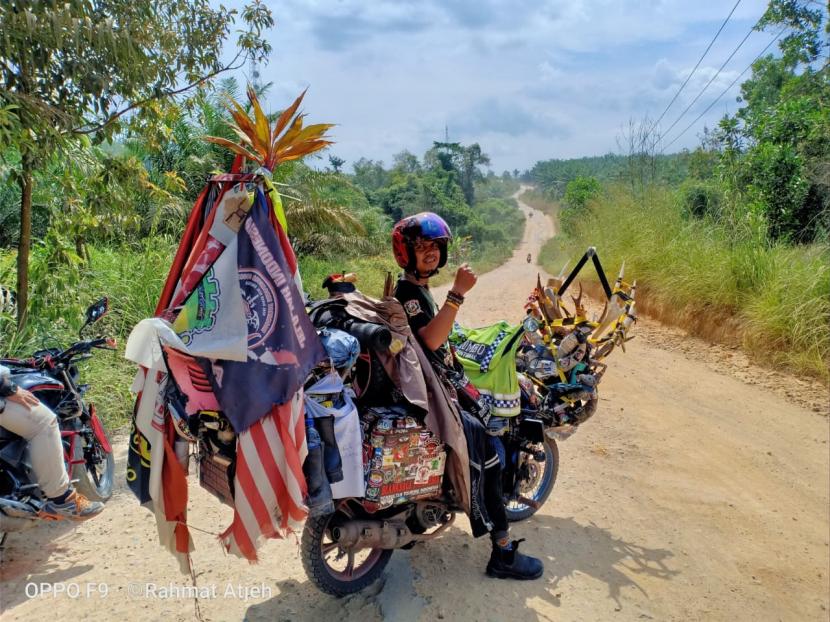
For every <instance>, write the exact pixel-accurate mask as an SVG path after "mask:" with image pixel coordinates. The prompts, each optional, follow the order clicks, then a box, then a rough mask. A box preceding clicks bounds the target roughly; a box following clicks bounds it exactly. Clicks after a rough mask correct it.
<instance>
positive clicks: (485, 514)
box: [461, 410, 508, 540]
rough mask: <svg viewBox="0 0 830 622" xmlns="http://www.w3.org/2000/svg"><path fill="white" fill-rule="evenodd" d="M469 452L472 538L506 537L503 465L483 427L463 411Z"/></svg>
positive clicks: (462, 416) (462, 415)
mask: <svg viewBox="0 0 830 622" xmlns="http://www.w3.org/2000/svg"><path fill="white" fill-rule="evenodd" d="M461 421H462V422H463V423H464V436H465V437H466V438H467V451H468V453H469V454H470V484H471V488H472V491H471V492H472V494H471V503H472V511H471V512H470V524H471V525H472V528H473V536H474V537H476V538H478V537H479V536H483V535H484V534H485V533H488V532H489V533H490V535H491V536H492V537H493V539H496V540H497V539H499V538H503V537H506V536H507V530H508V525H507V512H506V511H505V509H504V499H503V497H502V486H501V482H502V473H501V462H500V461H499V456H498V454H497V453H496V450H495V447H494V446H493V442H494V441H495V442H497V440H496V439H494V438H493V437H491V436H489V435H488V434H487V432H486V431H485V430H484V426H483V425H482V423H481V422H480V421H479V420H478V419H476V418H475V417H473V416H472V415H471V414H469V413H468V412H466V411H463V410H462V411H461Z"/></svg>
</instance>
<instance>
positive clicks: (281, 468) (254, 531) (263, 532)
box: [220, 391, 308, 561]
mask: <svg viewBox="0 0 830 622" xmlns="http://www.w3.org/2000/svg"><path fill="white" fill-rule="evenodd" d="M303 413H304V409H303V397H302V391H300V392H299V393H297V395H296V396H295V397H294V398H293V399H292V400H291V401H290V402H288V403H286V404H281V405H280V406H275V407H274V409H273V410H272V411H271V414H269V415H268V416H266V417H265V418H263V419H260V420H259V421H257V422H256V423H255V424H253V425H252V426H251V427H250V428H248V429H247V430H245V431H244V432H243V433H242V434H240V435H239V437H238V439H237V443H236V477H235V479H234V514H233V522H232V523H231V525H230V527H228V528H227V529H226V530H225V531H224V532H223V533H222V534H221V536H220V539H221V540H222V543H223V545H224V546H225V550H227V551H229V552H231V553H234V554H236V555H239V556H241V557H245V558H246V559H248V560H250V561H256V559H257V555H256V551H257V549H258V548H259V543H260V541H261V540H262V539H263V538H281V537H283V536H284V535H285V534H286V533H287V532H292V531H298V530H299V529H300V528H301V527H302V523H303V521H304V520H305V517H306V515H307V514H308V510H307V508H306V506H305V504H304V503H303V499H304V497H305V495H306V482H305V478H304V477H303V468H302V467H303V461H304V460H305V457H306V455H307V454H308V449H307V447H306V440H305V421H304V416H303Z"/></svg>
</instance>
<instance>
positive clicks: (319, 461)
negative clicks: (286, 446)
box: [303, 420, 334, 516]
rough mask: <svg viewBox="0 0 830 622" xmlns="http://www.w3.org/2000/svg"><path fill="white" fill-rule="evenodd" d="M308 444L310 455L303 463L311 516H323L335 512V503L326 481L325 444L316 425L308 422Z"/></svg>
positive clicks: (307, 502)
mask: <svg viewBox="0 0 830 622" xmlns="http://www.w3.org/2000/svg"><path fill="white" fill-rule="evenodd" d="M306 444H307V445H308V455H307V456H306V459H305V462H303V475H304V476H305V481H306V486H307V488H308V498H307V499H306V504H307V505H308V515H309V516H321V515H323V514H331V513H332V512H334V503H333V502H332V497H331V486H330V485H329V482H328V480H327V479H326V470H325V467H324V465H323V444H322V443H321V442H320V435H319V434H317V430H315V429H314V425H312V424H310V422H309V421H308V420H307V421H306Z"/></svg>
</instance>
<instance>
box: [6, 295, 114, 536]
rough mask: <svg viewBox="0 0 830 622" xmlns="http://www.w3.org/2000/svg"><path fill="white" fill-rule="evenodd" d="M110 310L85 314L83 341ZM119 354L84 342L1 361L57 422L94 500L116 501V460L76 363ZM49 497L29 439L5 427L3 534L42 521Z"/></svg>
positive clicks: (74, 476) (79, 481)
mask: <svg viewBox="0 0 830 622" xmlns="http://www.w3.org/2000/svg"><path fill="white" fill-rule="evenodd" d="M107 311H108V301H107V299H106V298H102V299H101V300H99V301H97V302H96V303H94V304H93V305H91V306H90V307H89V308H88V309H87V312H86V322H85V323H84V325H83V327H82V328H81V331H80V333H79V337H82V336H83V332H84V330H85V329H86V328H87V327H88V326H90V325H91V324H92V323H94V322H96V321H98V320H99V319H101V318H102V317H103V316H104V315H106V313H107ZM96 348H97V349H103V350H114V349H115V341H114V340H113V339H111V338H106V337H101V338H98V339H89V340H84V339H82V340H80V341H77V342H75V343H73V344H72V345H71V346H69V347H68V348H66V349H61V348H49V349H44V350H39V351H37V352H35V353H34V354H33V355H32V356H31V357H30V358H27V359H13V358H8V359H0V363H2V364H3V365H4V366H6V367H8V368H9V369H10V370H11V379H12V381H13V382H14V383H15V384H17V385H18V386H19V387H22V388H24V389H26V390H27V391H30V392H32V393H33V394H34V395H35V397H37V398H38V399H39V400H40V401H41V402H43V403H44V404H45V405H46V406H48V407H49V408H50V409H51V410H52V412H54V413H55V414H56V415H57V417H58V425H59V427H60V430H61V440H62V441H63V454H64V462H65V464H66V470H67V473H69V477H70V479H71V480H72V482H73V483H74V485H75V487H76V488H77V489H78V491H79V492H81V493H82V494H83V495H85V496H86V497H87V498H89V499H91V500H93V501H107V500H108V499H109V498H110V497H111V496H112V486H113V474H114V471H115V461H114V459H113V455H112V447H111V445H110V441H109V438H108V437H107V433H106V430H105V429H104V426H103V424H102V423H101V420H100V419H99V417H98V415H97V413H96V411H95V405H94V404H92V403H87V402H85V401H84V394H85V393H86V391H87V389H88V388H89V385H86V384H81V383H80V378H79V372H78V367H77V364H78V363H79V362H80V361H82V360H84V359H87V358H89V357H90V356H91V354H90V352H91V351H92V350H93V349H96ZM45 501H46V500H45V498H44V497H43V494H42V492H41V491H40V489H39V488H38V485H37V484H36V483H35V478H34V477H33V474H32V472H31V463H30V460H29V456H28V443H27V442H26V440H25V439H23V438H21V437H19V436H17V435H16V434H12V433H11V432H9V431H7V430H4V429H3V428H0V534H2V537H3V539H5V534H6V533H8V532H11V531H21V530H24V529H27V528H29V527H32V526H34V525H36V524H37V523H38V522H39V517H38V513H39V512H40V510H41V508H42V506H43V504H44V503H45Z"/></svg>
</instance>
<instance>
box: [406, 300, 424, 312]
mask: <svg viewBox="0 0 830 622" xmlns="http://www.w3.org/2000/svg"><path fill="white" fill-rule="evenodd" d="M403 308H404V309H405V310H406V314H407V315H418V314H419V313H421V303H420V302H418V301H417V300H415V299H414V298H413V299H412V300H407V301H406V302H405V303H403Z"/></svg>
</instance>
